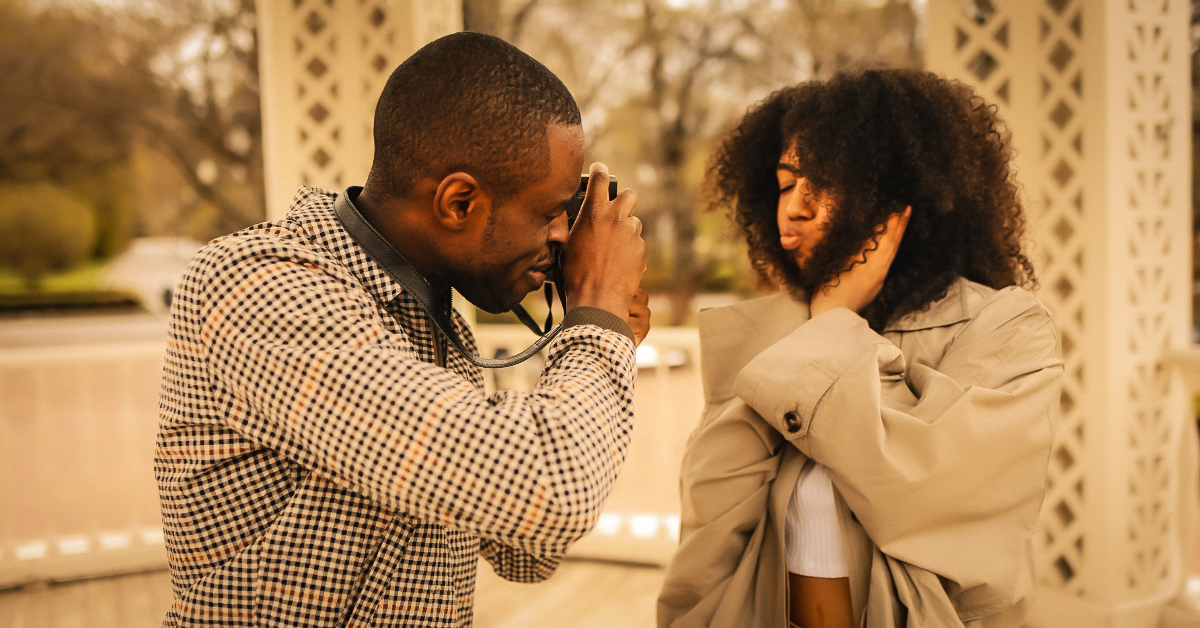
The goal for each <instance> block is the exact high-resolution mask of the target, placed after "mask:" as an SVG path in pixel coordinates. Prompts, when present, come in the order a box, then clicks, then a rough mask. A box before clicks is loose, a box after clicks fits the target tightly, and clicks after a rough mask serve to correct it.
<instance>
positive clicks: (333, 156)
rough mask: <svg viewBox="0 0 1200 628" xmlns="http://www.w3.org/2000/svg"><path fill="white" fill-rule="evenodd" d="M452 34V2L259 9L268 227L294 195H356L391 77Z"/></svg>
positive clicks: (307, 3) (389, 0)
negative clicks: (311, 189) (318, 190)
mask: <svg viewBox="0 0 1200 628" xmlns="http://www.w3.org/2000/svg"><path fill="white" fill-rule="evenodd" d="M459 30H462V2H460V1H458V0H262V1H261V2H259V4H258V36H259V77H260V81H259V83H260V89H261V93H262V117H263V153H264V161H265V162H266V188H267V189H266V196H267V216H268V218H270V219H277V218H281V217H282V216H283V215H284V213H286V212H287V208H288V205H289V203H290V201H291V199H292V196H293V195H294V194H295V192H296V188H298V187H299V186H301V185H313V186H317V187H322V188H326V189H329V190H334V191H339V190H341V189H343V188H344V187H346V186H347V185H361V184H362V183H363V181H364V180H366V178H367V171H368V170H370V167H371V157H372V151H373V142H372V139H371V126H372V124H371V123H372V120H373V118H374V112H375V102H376V101H377V100H378V98H379V92H380V91H381V90H382V89H383V84H384V82H385V81H387V77H388V75H390V74H391V72H392V70H393V69H395V67H396V66H397V65H399V63H400V62H401V61H403V60H404V59H406V58H407V57H408V56H409V55H411V54H412V53H414V52H416V51H417V49H418V48H420V47H421V46H423V45H425V44H426V43H429V42H430V41H433V40H434V39H437V38H438V37H441V36H442V35H446V34H449V33H453V32H456V31H459Z"/></svg>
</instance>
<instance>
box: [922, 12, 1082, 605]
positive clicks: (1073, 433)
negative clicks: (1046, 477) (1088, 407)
mask: <svg viewBox="0 0 1200 628" xmlns="http://www.w3.org/2000/svg"><path fill="white" fill-rule="evenodd" d="M1031 4H1035V3H1018V2H1011V1H1003V0H970V1H966V2H958V3H955V6H954V7H953V10H950V9H949V7H948V6H945V5H939V6H934V7H931V9H933V10H932V11H931V15H930V28H931V33H930V55H929V62H930V65H931V67H932V69H934V70H935V71H939V72H942V73H944V74H946V75H947V76H950V77H953V78H957V79H959V80H961V81H963V82H965V83H969V84H971V85H973V86H974V87H975V88H976V90H978V91H979V93H980V94H981V95H983V96H984V98H986V99H987V100H988V101H989V102H991V103H993V104H995V105H996V107H997V110H998V112H999V114H1000V116H1001V117H1002V118H1003V119H1004V120H1005V121H1006V122H1008V123H1009V125H1010V127H1012V132H1013V135H1014V141H1015V142H1016V143H1017V145H1018V150H1019V154H1020V157H1021V161H1020V162H1019V166H1020V168H1019V175H1020V182H1021V183H1022V184H1023V185H1024V187H1025V199H1026V209H1027V212H1028V215H1029V220H1030V223H1029V231H1030V236H1031V237H1032V239H1033V241H1034V247H1033V253H1034V261H1035V265H1036V268H1037V270H1038V273H1039V279H1040V281H1041V284H1042V287H1043V289H1042V290H1041V292H1040V294H1039V297H1040V298H1041V299H1042V301H1043V302H1044V303H1046V305H1047V306H1048V307H1049V308H1050V309H1051V310H1052V311H1053V312H1054V313H1055V317H1056V319H1057V323H1058V327H1059V332H1060V334H1061V335H1062V344H1063V355H1064V359H1065V361H1066V364H1067V377H1066V379H1065V381H1064V385H1063V395H1062V414H1061V418H1060V422H1059V425H1058V431H1057V436H1058V438H1057V442H1056V444H1055V448H1054V452H1053V455H1052V456H1051V461H1050V486H1049V490H1048V492H1047V496H1046V501H1045V504H1044V507H1043V511H1042V518H1041V526H1040V528H1041V529H1040V530H1039V534H1038V537H1037V539H1036V543H1037V550H1038V551H1037V572H1038V578H1039V580H1041V581H1042V582H1045V583H1047V584H1049V585H1051V586H1055V587H1058V588H1061V589H1067V590H1070V591H1074V592H1077V593H1078V592H1081V591H1082V579H1081V578H1079V577H1078V574H1079V573H1080V572H1081V571H1082V569H1083V564H1084V560H1085V553H1084V549H1085V546H1084V542H1083V538H1084V527H1083V517H1082V513H1083V510H1084V497H1085V492H1084V487H1085V483H1086V480H1085V477H1084V464H1083V455H1082V452H1083V448H1084V446H1085V429H1084V424H1085V420H1084V408H1083V404H1081V403H1079V400H1081V399H1083V391H1084V389H1085V379H1084V378H1085V375H1086V373H1085V370H1084V367H1083V365H1084V364H1085V362H1086V360H1087V355H1086V345H1085V343H1083V342H1082V341H1081V339H1082V338H1084V331H1085V330H1084V324H1085V319H1084V316H1083V303H1082V291H1081V290H1080V289H1079V288H1080V286H1081V285H1082V283H1083V282H1082V277H1083V272H1084V251H1083V238H1084V235H1083V230H1082V229H1081V228H1080V223H1082V222H1083V220H1084V219H1085V214H1084V207H1085V206H1084V202H1083V192H1082V189H1081V183H1080V177H1077V176H1076V173H1077V172H1078V171H1079V170H1080V169H1081V168H1082V166H1081V162H1082V159H1083V154H1082V153H1083V137H1082V134H1083V131H1082V129H1081V125H1080V122H1079V115H1078V112H1079V110H1080V102H1079V101H1080V99H1081V93H1082V71H1081V69H1080V68H1079V64H1078V56H1079V55H1078V52H1077V51H1078V38H1079V33H1078V30H1079V26H1078V24H1077V23H1078V22H1079V13H1080V9H1079V8H1078V7H1072V6H1068V5H1069V0H1067V1H1065V2H1061V3H1057V4H1055V5H1054V7H1053V8H1052V7H1050V6H1049V5H1046V4H1036V5H1035V6H1032V7H1031V6H1030V5H1031ZM1031 9H1033V10H1035V11H1036V12H1038V13H1043V14H1045V15H1042V16H1039V19H1038V22H1039V24H1038V25H1039V26H1040V28H1038V30H1037V31H1036V41H1035V42H1028V41H1020V42H1017V41H1015V39H1016V38H1018V37H1022V36H1023V35H1028V34H1030V31H1031V30H1032V29H1031V28H1029V21H1030V14H1029V11H1030V10H1031ZM938 33H940V36H937V37H935V34H938ZM947 34H949V36H947ZM1025 38H1027V37H1025ZM1014 49H1015V50H1014ZM1030 51H1032V54H1030ZM1030 79H1033V80H1032V81H1031V80H1030ZM1035 81H1036V82H1035ZM1031 83H1033V86H1036V88H1037V89H1036V90H1034V89H1031V87H1032V86H1031ZM1021 113H1025V114H1028V113H1033V115H1034V120H1033V121H1032V124H1027V125H1025V126H1022V125H1021V124H1020V122H1019V121H1018V118H1019V117H1020V116H1019V114H1021ZM1026 119H1028V115H1026ZM1021 140H1025V141H1024V142H1022V141H1021ZM1031 145H1032V146H1031Z"/></svg>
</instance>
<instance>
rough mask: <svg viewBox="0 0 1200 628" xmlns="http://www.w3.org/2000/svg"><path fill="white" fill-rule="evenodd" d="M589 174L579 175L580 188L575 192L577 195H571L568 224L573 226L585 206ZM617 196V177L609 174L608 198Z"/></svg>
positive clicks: (611, 198) (568, 206) (568, 207)
mask: <svg viewBox="0 0 1200 628" xmlns="http://www.w3.org/2000/svg"><path fill="white" fill-rule="evenodd" d="M587 186H588V176H587V175H586V174H585V175H583V176H581V177H579V190H577V191H576V192H575V196H572V197H571V202H570V203H569V204H568V205H567V225H568V226H573V225H574V224H575V219H576V218H578V217H579V210H580V209H581V208H583V197H584V196H585V195H586V194H587ZM615 198H617V177H615V176H613V175H611V174H610V175H608V200H610V201H611V200H613V199H615Z"/></svg>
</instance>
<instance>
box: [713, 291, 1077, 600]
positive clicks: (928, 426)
mask: <svg viewBox="0 0 1200 628" xmlns="http://www.w3.org/2000/svg"><path fill="white" fill-rule="evenodd" d="M1062 372H1063V364H1062V360H1061V359H1060V357H1059V354H1058V342H1057V333H1056V331H1055V329H1054V327H1053V324H1052V322H1051V319H1050V316H1049V313H1048V312H1046V310H1045V308H1043V307H1042V306H1041V305H1040V304H1038V303H1037V302H1036V301H1035V300H1034V299H1033V297H1032V296H1031V295H1029V294H1028V293H1025V292H1024V291H1017V290H1008V291H1002V292H1001V293H998V295H997V296H996V297H995V298H992V299H991V300H989V301H988V302H987V303H985V304H984V305H983V306H982V308H981V309H980V311H979V313H978V314H977V316H976V317H975V318H974V319H972V320H971V321H970V322H968V323H967V324H966V325H965V326H964V328H963V329H962V330H961V331H960V332H959V334H958V335H957V336H956V337H955V338H954V340H953V341H952V342H951V343H950V344H949V346H948V347H947V349H946V352H945V354H944V356H943V357H942V359H941V360H940V361H939V363H938V364H937V365H936V367H934V366H929V365H926V364H916V363H914V364H907V363H906V360H905V358H904V356H903V355H902V354H901V352H900V350H899V349H898V348H897V347H896V346H895V345H893V344H892V343H890V342H888V341H887V339H885V338H883V337H882V336H880V335H878V334H876V333H875V332H873V331H871V329H870V328H869V327H868V326H867V323H866V321H864V320H863V319H862V318H860V317H859V316H858V315H856V314H855V313H854V312H852V311H850V310H848V309H845V308H838V309H835V310H831V311H828V312H825V313H822V314H820V315H818V316H815V317H813V318H812V319H811V320H809V321H808V322H806V323H804V324H803V325H801V326H800V327H799V328H798V329H797V330H796V331H795V332H793V333H792V334H790V335H789V336H787V337H785V338H784V339H783V340H781V341H779V342H777V343H776V344H775V345H773V346H771V347H770V348H769V349H767V350H766V351H764V352H762V353H761V354H759V355H758V356H757V357H756V358H755V359H754V360H752V361H751V362H750V363H749V364H747V366H746V367H745V368H743V369H742V371H741V372H740V373H739V374H738V377H737V380H736V382H735V384H734V388H735V391H736V392H737V394H738V395H739V396H740V397H742V398H743V399H744V400H746V402H747V403H748V404H750V405H751V406H752V407H753V408H754V409H755V410H757V411H758V412H759V413H760V414H761V415H762V416H763V418H765V419H766V420H767V421H768V422H769V423H771V424H772V425H773V426H774V427H775V428H776V429H777V430H779V432H780V433H781V434H783V436H784V437H785V438H787V439H788V440H789V441H791V442H792V443H793V444H794V445H795V446H796V447H798V448H799V449H800V450H801V451H803V452H804V453H805V454H807V455H808V456H810V457H811V458H813V459H814V460H816V461H818V462H819V463H821V464H823V465H825V466H826V467H828V468H829V470H830V474H831V477H832V479H833V483H834V486H835V487H836V488H837V489H838V490H839V491H840V492H841V494H842V496H843V497H844V498H845V500H846V503H847V504H848V505H849V506H850V508H851V510H852V511H853V512H854V513H855V516H856V517H857V518H858V519H859V521H860V522H861V523H862V525H863V527H864V529H865V530H866V532H867V534H868V535H869V536H870V537H871V540H872V541H873V542H874V543H875V544H876V545H878V546H879V548H880V550H881V551H883V552H884V553H885V554H887V555H889V556H892V557H895V558H898V559H900V560H902V561H904V562H907V563H910V564H913V565H916V566H919V567H922V568H924V569H928V570H929V571H932V572H934V573H937V574H939V575H940V576H943V577H945V578H947V579H948V580H950V581H951V585H950V586H951V588H952V589H953V590H952V591H951V593H952V594H954V593H955V592H956V591H966V590H970V589H971V588H972V587H984V586H988V585H991V586H994V585H999V590H1000V597H1004V595H1005V594H1006V592H1007V593H1011V588H1010V587H1009V585H1012V586H1016V585H1015V584H1014V582H1013V581H1014V579H1015V578H1017V573H1018V572H1019V571H1020V569H1021V568H1022V565H1020V564H1019V563H1020V562H1021V561H1022V560H1023V559H1022V558H1021V555H1022V548H1023V547H1024V545H1025V543H1027V542H1028V539H1029V537H1030V535H1031V534H1032V530H1033V528H1034V526H1035V524H1036V519H1037V515H1038V510H1039V508H1040V505H1041V501H1042V496H1043V493H1044V489H1045V482H1046V469H1047V465H1048V460H1049V455H1050V446H1051V441H1052V429H1053V421H1054V418H1055V417H1056V415H1057V408H1058V402H1059V390H1060V385H1061V377H1062ZM1009 603H1011V600H1009Z"/></svg>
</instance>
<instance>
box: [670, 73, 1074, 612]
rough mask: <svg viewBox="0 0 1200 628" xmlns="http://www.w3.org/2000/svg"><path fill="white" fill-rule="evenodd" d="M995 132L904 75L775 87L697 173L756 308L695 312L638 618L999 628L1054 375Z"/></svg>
mask: <svg viewBox="0 0 1200 628" xmlns="http://www.w3.org/2000/svg"><path fill="white" fill-rule="evenodd" d="M1010 156H1011V149H1010V147H1009V143H1008V135H1007V133H1006V131H1005V130H1004V128H1003V126H1002V124H1001V122H1000V121H999V120H998V119H997V118H996V114H995V110H994V108H993V107H990V106H988V105H987V104H986V103H984V102H983V101H982V99H980V98H979V97H978V96H976V95H975V94H974V93H973V92H972V91H971V89H970V88H968V87H966V86H964V85H962V84H960V83H956V82H950V81H947V80H945V79H942V78H940V77H938V76H936V75H933V74H930V73H927V72H920V71H913V70H871V71H863V72H856V73H844V74H839V75H837V76H835V77H833V78H831V79H829V80H828V81H811V82H807V83H803V84H800V85H798V86H795V87H791V88H787V89H784V90H781V91H779V92H776V93H775V94H773V95H771V96H770V97H769V98H767V100H766V101H764V102H762V103H760V104H759V105H758V106H756V107H755V108H753V109H752V110H751V111H750V112H749V113H748V114H747V115H746V116H745V117H744V118H743V119H742V120H741V122H740V123H739V124H738V126H737V127H736V128H735V129H734V130H733V131H732V132H731V133H730V134H729V135H728V136H727V137H726V139H725V140H724V142H723V144H722V145H721V147H720V148H719V150H718V152H717V153H716V155H715V157H714V158H713V160H712V162H711V165H710V168H709V173H708V174H709V186H710V190H711V196H712V198H713V199H714V200H713V202H714V204H716V205H720V206H728V207H730V208H731V209H732V213H733V215H734V217H735V218H736V220H737V222H738V224H739V225H740V226H741V228H742V231H743V232H744V234H745V237H746V241H747V244H748V248H749V251H750V259H751V261H752V263H753V266H754V268H755V269H756V270H757V272H758V273H759V275H760V277H761V279H763V280H764V281H765V282H770V283H773V284H776V285H778V286H780V287H781V288H783V290H782V291H781V292H780V293H779V294H775V295H772V296H768V297H764V298H760V299H755V300H752V301H747V302H744V303H740V304H737V305H733V306H730V307H726V308H720V309H715V310H708V311H705V312H702V313H701V316H700V336H701V352H702V357H701V363H702V372H703V378H704V392H705V401H706V408H705V411H704V414H703V416H702V418H701V422H700V426H699V427H698V428H697V430H696V431H695V432H694V433H693V435H692V437H691V439H690V441H689V443H688V449H687V452H686V454H685V457H684V462H683V469H682V480H681V488H682V502H683V513H682V514H683V518H682V530H681V544H680V548H679V550H678V553H677V554H676V557H675V559H674V561H673V562H672V564H671V567H670V568H669V570H668V573H667V577H666V580H665V582H664V586H663V589H662V592H661V593H660V596H659V625H660V626H663V627H666V626H671V627H675V628H679V627H686V626H713V627H722V626H731V627H732V626H739V627H741V626H771V627H775V626H779V627H784V626H788V624H789V621H790V622H791V623H792V625H796V626H803V627H804V628H822V627H825V626H838V627H848V626H863V625H865V626H868V627H870V628H875V627H877V626H910V627H911V626H936V627H939V628H940V627H944V626H964V625H965V626H971V627H978V628H982V627H992V626H1019V625H1020V623H1021V619H1022V617H1023V613H1024V602H1025V599H1026V596H1027V595H1028V594H1029V592H1030V590H1031V587H1032V564H1031V561H1030V552H1031V536H1032V534H1033V530H1034V527H1035V525H1036V520H1037V515H1038V510H1039V508H1040V504H1041V501H1042V496H1043V493H1044V487H1045V482H1046V469H1047V464H1048V460H1049V455H1050V447H1051V441H1052V428H1053V424H1054V420H1055V417H1056V416H1057V412H1058V400H1059V389H1060V383H1061V377H1062V371H1063V366H1062V361H1061V359H1060V357H1059V349H1058V338H1057V332H1056V331H1055V328H1054V325H1053V323H1052V322H1051V319H1050V315H1049V313H1048V312H1047V311H1046V309H1045V308H1044V307H1042V306H1041V305H1040V304H1039V303H1038V302H1037V301H1036V300H1035V299H1034V298H1033V296H1032V295H1031V294H1030V293H1029V292H1028V291H1027V290H1026V289H1025V287H1028V286H1031V285H1032V284H1033V283H1034V272H1033V268H1032V266H1031V264H1030V262H1029V260H1028V259H1027V258H1026V256H1025V255H1024V253H1023V252H1022V248H1021V242H1022V235H1023V229H1024V224H1025V223H1024V218H1023V216H1022V211H1021V203H1020V199H1019V197H1018V192H1017V188H1016V184H1015V182H1014V180H1013V175H1012V172H1011V169H1010V164H1009V160H1010Z"/></svg>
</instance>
